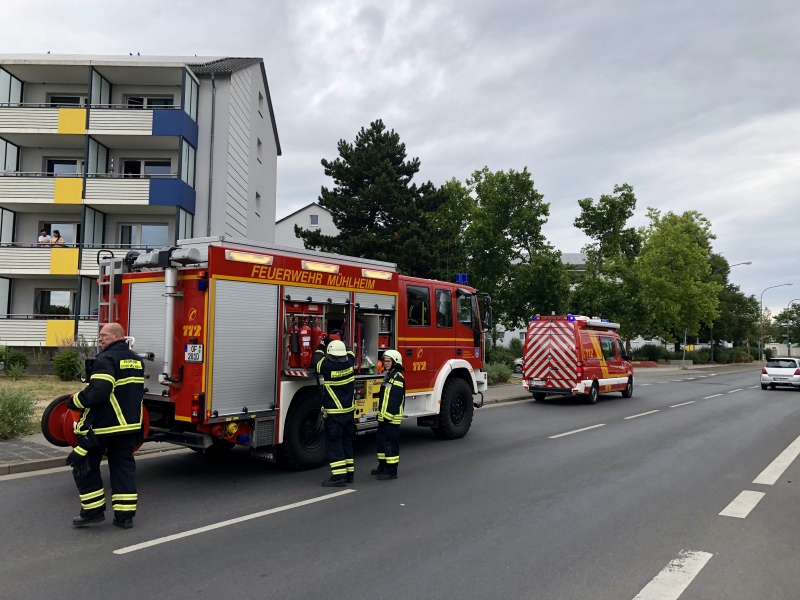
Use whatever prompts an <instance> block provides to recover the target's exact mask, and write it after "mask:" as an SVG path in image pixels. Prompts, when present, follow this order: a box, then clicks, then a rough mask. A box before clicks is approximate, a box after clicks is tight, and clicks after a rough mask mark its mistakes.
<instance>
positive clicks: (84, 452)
mask: <svg viewBox="0 0 800 600" xmlns="http://www.w3.org/2000/svg"><path fill="white" fill-rule="evenodd" d="M72 451H73V452H74V453H75V454H77V455H78V456H86V455H87V454H89V451H88V450H84V449H83V448H81V447H80V446H75V447H74V448H73V449H72Z"/></svg>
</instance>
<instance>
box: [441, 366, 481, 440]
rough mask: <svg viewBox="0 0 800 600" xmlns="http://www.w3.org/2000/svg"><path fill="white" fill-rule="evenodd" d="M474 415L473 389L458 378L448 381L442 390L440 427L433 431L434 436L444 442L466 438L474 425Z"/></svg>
mask: <svg viewBox="0 0 800 600" xmlns="http://www.w3.org/2000/svg"><path fill="white" fill-rule="evenodd" d="M473 414H474V406H473V404H472V389H470V386H469V384H467V382H466V381H464V380H463V379H460V378H458V377H452V378H450V379H448V380H447V381H446V382H445V384H444V389H443V390H442V406H441V408H440V409H439V426H438V427H436V428H434V429H433V433H434V435H436V437H438V438H439V439H442V440H455V439H458V438H462V437H464V436H465V435H467V432H468V431H469V428H470V426H471V425H472V415H473Z"/></svg>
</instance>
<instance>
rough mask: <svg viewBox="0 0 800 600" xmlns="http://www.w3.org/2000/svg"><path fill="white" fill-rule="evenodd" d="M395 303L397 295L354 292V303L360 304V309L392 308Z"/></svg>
mask: <svg viewBox="0 0 800 600" xmlns="http://www.w3.org/2000/svg"><path fill="white" fill-rule="evenodd" d="M396 303H397V296H389V295H386V294H366V293H364V292H356V304H358V305H360V307H361V309H362V310H369V309H377V310H394V309H395V304H396ZM376 305H377V306H376Z"/></svg>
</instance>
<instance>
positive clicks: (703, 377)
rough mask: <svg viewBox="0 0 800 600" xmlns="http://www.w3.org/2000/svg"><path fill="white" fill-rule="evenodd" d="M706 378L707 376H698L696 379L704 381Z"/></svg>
mask: <svg viewBox="0 0 800 600" xmlns="http://www.w3.org/2000/svg"><path fill="white" fill-rule="evenodd" d="M706 377H708V375H698V376H697V378H698V379H705V378H706Z"/></svg>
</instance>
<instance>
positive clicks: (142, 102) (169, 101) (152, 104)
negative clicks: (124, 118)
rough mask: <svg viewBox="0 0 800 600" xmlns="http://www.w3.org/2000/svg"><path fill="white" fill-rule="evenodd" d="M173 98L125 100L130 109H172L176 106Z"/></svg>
mask: <svg viewBox="0 0 800 600" xmlns="http://www.w3.org/2000/svg"><path fill="white" fill-rule="evenodd" d="M174 103H175V100H174V99H173V97H172V96H166V97H162V98H151V97H149V96H130V97H128V98H126V99H125V106H127V107H128V108H147V109H150V110H153V109H155V108H172V107H173V106H174V105H175V104H174Z"/></svg>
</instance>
